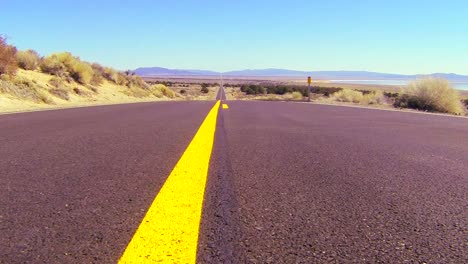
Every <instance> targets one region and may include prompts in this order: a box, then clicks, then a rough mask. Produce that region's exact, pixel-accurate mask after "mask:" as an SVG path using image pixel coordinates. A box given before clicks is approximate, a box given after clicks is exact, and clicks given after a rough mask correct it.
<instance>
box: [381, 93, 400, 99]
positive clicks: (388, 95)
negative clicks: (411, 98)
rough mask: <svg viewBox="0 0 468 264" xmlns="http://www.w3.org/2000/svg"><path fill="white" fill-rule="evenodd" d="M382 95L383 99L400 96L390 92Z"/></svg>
mask: <svg viewBox="0 0 468 264" xmlns="http://www.w3.org/2000/svg"><path fill="white" fill-rule="evenodd" d="M384 95H385V97H388V98H397V97H398V96H400V94H399V93H392V92H384Z"/></svg>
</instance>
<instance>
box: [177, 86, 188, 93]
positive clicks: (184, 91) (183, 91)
mask: <svg viewBox="0 0 468 264" xmlns="http://www.w3.org/2000/svg"><path fill="white" fill-rule="evenodd" d="M184 87H185V86H184ZM179 93H180V94H186V93H187V91H186V90H185V89H182V90H180V91H179Z"/></svg>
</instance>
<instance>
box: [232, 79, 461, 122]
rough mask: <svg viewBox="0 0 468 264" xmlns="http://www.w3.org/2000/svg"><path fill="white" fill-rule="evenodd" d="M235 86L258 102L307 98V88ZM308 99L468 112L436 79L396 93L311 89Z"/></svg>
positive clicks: (454, 93) (454, 92) (453, 92)
mask: <svg viewBox="0 0 468 264" xmlns="http://www.w3.org/2000/svg"><path fill="white" fill-rule="evenodd" d="M238 87H239V90H240V91H241V92H242V93H243V94H245V95H246V96H247V98H248V97H249V96H250V98H252V99H258V100H271V101H273V100H286V101H289V100H296V101H298V100H299V101H300V100H305V99H306V97H307V96H308V94H307V93H308V87H307V86H303V85H302V86H301V85H287V84H243V85H239V86H238ZM293 94H294V95H293ZM299 95H300V96H299ZM311 97H312V98H313V99H314V100H316V101H320V102H326V103H333V102H339V103H351V104H360V105H374V106H379V105H380V106H383V107H394V108H409V109H416V110H422V111H427V112H440V113H448V114H454V115H463V114H466V113H467V112H468V111H467V108H468V99H463V100H462V99H461V97H460V95H459V93H458V91H457V90H455V89H454V88H452V87H451V85H450V83H449V82H448V81H447V80H443V79H437V78H425V79H419V80H415V81H413V82H411V83H410V84H409V85H408V87H406V88H403V89H402V90H401V91H400V92H385V91H380V90H364V89H349V88H341V87H319V86H312V87H311Z"/></svg>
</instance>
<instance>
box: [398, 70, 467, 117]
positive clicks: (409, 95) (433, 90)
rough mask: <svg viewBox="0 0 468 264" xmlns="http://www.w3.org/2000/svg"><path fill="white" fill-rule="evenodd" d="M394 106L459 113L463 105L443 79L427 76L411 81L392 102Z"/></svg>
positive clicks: (454, 91) (461, 112)
mask: <svg viewBox="0 0 468 264" xmlns="http://www.w3.org/2000/svg"><path fill="white" fill-rule="evenodd" d="M394 106H395V107H401V108H413V109H418V110H423V111H429V112H441V113H449V114H455V115H461V114H463V113H464V112H465V109H464V108H465V106H464V103H463V102H462V100H461V98H460V94H459V93H458V91H457V90H455V89H453V88H452V87H451V86H450V83H449V82H448V81H447V80H444V79H438V78H427V79H420V80H415V81H413V82H411V83H410V84H409V85H408V87H407V88H406V89H404V90H403V91H402V95H401V96H399V97H398V98H397V99H396V100H395V103H394Z"/></svg>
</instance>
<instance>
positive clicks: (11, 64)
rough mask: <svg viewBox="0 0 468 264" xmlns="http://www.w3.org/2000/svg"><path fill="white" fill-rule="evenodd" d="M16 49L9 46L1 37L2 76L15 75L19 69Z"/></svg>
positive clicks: (0, 62) (0, 60)
mask: <svg viewBox="0 0 468 264" xmlns="http://www.w3.org/2000/svg"><path fill="white" fill-rule="evenodd" d="M16 52H17V51H16V48H15V47H14V46H11V45H8V44H7V43H6V39H5V38H3V37H2V36H0V75H2V74H7V75H13V74H15V73H16V70H17V69H18V65H17V62H16Z"/></svg>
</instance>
